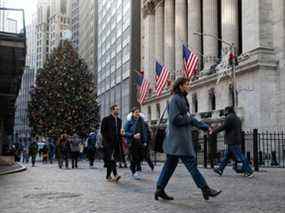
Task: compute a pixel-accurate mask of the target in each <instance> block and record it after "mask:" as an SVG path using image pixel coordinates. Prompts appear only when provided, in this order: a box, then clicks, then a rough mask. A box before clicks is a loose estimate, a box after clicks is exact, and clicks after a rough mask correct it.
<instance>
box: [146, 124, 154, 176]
mask: <svg viewBox="0 0 285 213" xmlns="http://www.w3.org/2000/svg"><path fill="white" fill-rule="evenodd" d="M145 128H146V131H147V137H146V138H147V140H146V146H144V160H145V161H146V162H147V164H148V166H149V167H150V169H151V171H153V170H154V164H153V162H152V160H151V157H150V143H151V140H152V137H151V135H152V134H151V131H150V128H149V125H148V124H147V122H146V121H145Z"/></svg>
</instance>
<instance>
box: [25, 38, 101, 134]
mask: <svg viewBox="0 0 285 213" xmlns="http://www.w3.org/2000/svg"><path fill="white" fill-rule="evenodd" d="M94 82H95V81H94V77H93V75H92V74H91V72H89V70H88V69H87V65H86V63H85V62H84V61H83V60H82V59H80V58H79V56H78V54H77V53H76V51H75V50H74V48H73V47H72V45H71V43H70V42H68V41H62V42H61V44H60V45H59V47H58V48H57V49H55V50H54V51H53V53H52V54H51V55H50V56H49V58H48V59H47V61H46V63H45V64H44V67H43V68H42V69H40V70H39V71H38V75H37V79H36V84H35V86H34V87H33V88H32V91H31V100H30V101H29V105H28V116H29V121H30V126H31V128H32V131H33V135H39V136H52V137H58V136H59V135H60V134H62V133H67V134H72V133H77V134H79V135H81V136H83V135H85V134H87V133H88V132H90V131H92V130H94V129H95V128H97V126H98V123H99V106H98V104H97V97H96V93H95V83H94Z"/></svg>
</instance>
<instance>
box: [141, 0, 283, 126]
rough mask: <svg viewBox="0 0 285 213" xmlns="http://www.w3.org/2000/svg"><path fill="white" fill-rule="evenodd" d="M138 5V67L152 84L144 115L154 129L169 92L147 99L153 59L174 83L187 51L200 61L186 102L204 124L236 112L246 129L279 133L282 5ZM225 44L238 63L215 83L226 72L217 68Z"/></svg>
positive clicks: (224, 1) (147, 0) (240, 0)
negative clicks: (226, 112)
mask: <svg viewBox="0 0 285 213" xmlns="http://www.w3.org/2000/svg"><path fill="white" fill-rule="evenodd" d="M141 3H142V6H141V7H142V14H143V16H142V18H143V21H142V25H141V29H142V36H141V42H142V45H141V47H142V48H141V54H142V56H141V64H142V67H141V68H142V69H144V71H145V77H146V78H147V79H148V80H149V81H151V83H152V89H151V90H150V92H149V96H148V98H147V100H146V102H145V103H144V104H143V105H142V110H143V111H144V112H146V113H147V114H148V116H149V118H150V120H152V124H154V125H155V124H156V122H157V120H158V118H159V116H160V114H161V112H162V111H163V109H164V108H165V106H166V103H167V101H168V100H169V98H170V94H169V91H167V90H165V91H164V93H163V95H162V96H161V97H159V98H157V97H156V96H155V94H154V93H153V90H154V64H155V60H158V61H160V62H161V63H163V64H165V65H166V66H167V67H168V69H169V70H170V71H171V77H172V79H174V78H175V76H178V75H180V74H179V73H181V72H180V70H182V69H183V58H182V44H185V45H187V46H188V47H189V48H190V49H191V50H192V52H194V53H195V54H196V55H198V56H199V58H200V60H199V61H200V66H199V67H200V74H199V75H198V76H197V77H196V78H195V80H192V82H191V91H190V94H189V95H188V99H189V102H190V105H191V111H192V113H193V114H196V116H198V117H200V118H201V119H204V120H206V121H208V122H220V121H222V120H223V119H224V116H223V113H222V109H224V108H225V107H226V106H229V105H235V106H236V111H237V112H238V114H239V116H240V117H241V118H242V121H243V128H244V129H253V128H259V129H263V130H273V129H283V128H284V125H285V112H284V110H282V109H283V108H284V107H285V105H284V101H283V100H284V96H285V85H284V84H283V83H282V81H284V78H285V70H284V64H285V60H284V56H285V54H284V51H285V49H284V44H285V37H284V30H285V28H284V22H285V19H284V9H285V2H284V1H281V0H277V1H266V0H253V1H246V0H207V1H205V0H143V1H141ZM197 32H198V33H197ZM200 33H202V36H201V34H200ZM217 38H220V39H217ZM230 44H234V47H235V54H236V55H237V56H238V65H237V66H236V72H235V80H234V81H233V78H232V76H231V74H232V73H231V72H228V73H229V74H230V75H226V76H225V77H223V78H221V76H222V74H221V73H222V72H223V71H224V69H221V70H218V69H216V68H215V67H216V65H217V64H219V63H220V62H221V60H222V58H223V55H224V53H225V52H227V51H229V48H230ZM222 62H223V61H222ZM225 69H226V68H225ZM218 79H219V80H218ZM234 94H236V98H235V99H234V97H235V96H234Z"/></svg>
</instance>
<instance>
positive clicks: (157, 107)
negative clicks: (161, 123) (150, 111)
mask: <svg viewBox="0 0 285 213" xmlns="http://www.w3.org/2000/svg"><path fill="white" fill-rule="evenodd" d="M160 113H161V112H160V103H157V104H156V114H157V120H159V118H160Z"/></svg>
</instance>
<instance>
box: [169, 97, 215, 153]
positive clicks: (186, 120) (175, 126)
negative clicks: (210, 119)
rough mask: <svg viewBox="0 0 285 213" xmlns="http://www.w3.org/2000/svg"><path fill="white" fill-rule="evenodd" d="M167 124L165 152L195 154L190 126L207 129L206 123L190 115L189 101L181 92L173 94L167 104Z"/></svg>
mask: <svg viewBox="0 0 285 213" xmlns="http://www.w3.org/2000/svg"><path fill="white" fill-rule="evenodd" d="M167 111H168V126H167V129H166V137H165V140H164V143H163V150H164V152H165V153H166V154H169V155H177V156H195V155H196V153H195V150H194V147H193V143H192V126H196V127H197V128H199V129H202V130H208V128H209V127H208V125H207V124H205V123H203V122H200V121H198V120H197V119H195V118H194V117H193V116H191V115H190V111H189V103H188V101H187V99H186V97H185V96H184V95H183V94H180V93H179V94H175V95H173V97H172V98H171V101H170V103H169V105H168V109H167Z"/></svg>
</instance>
